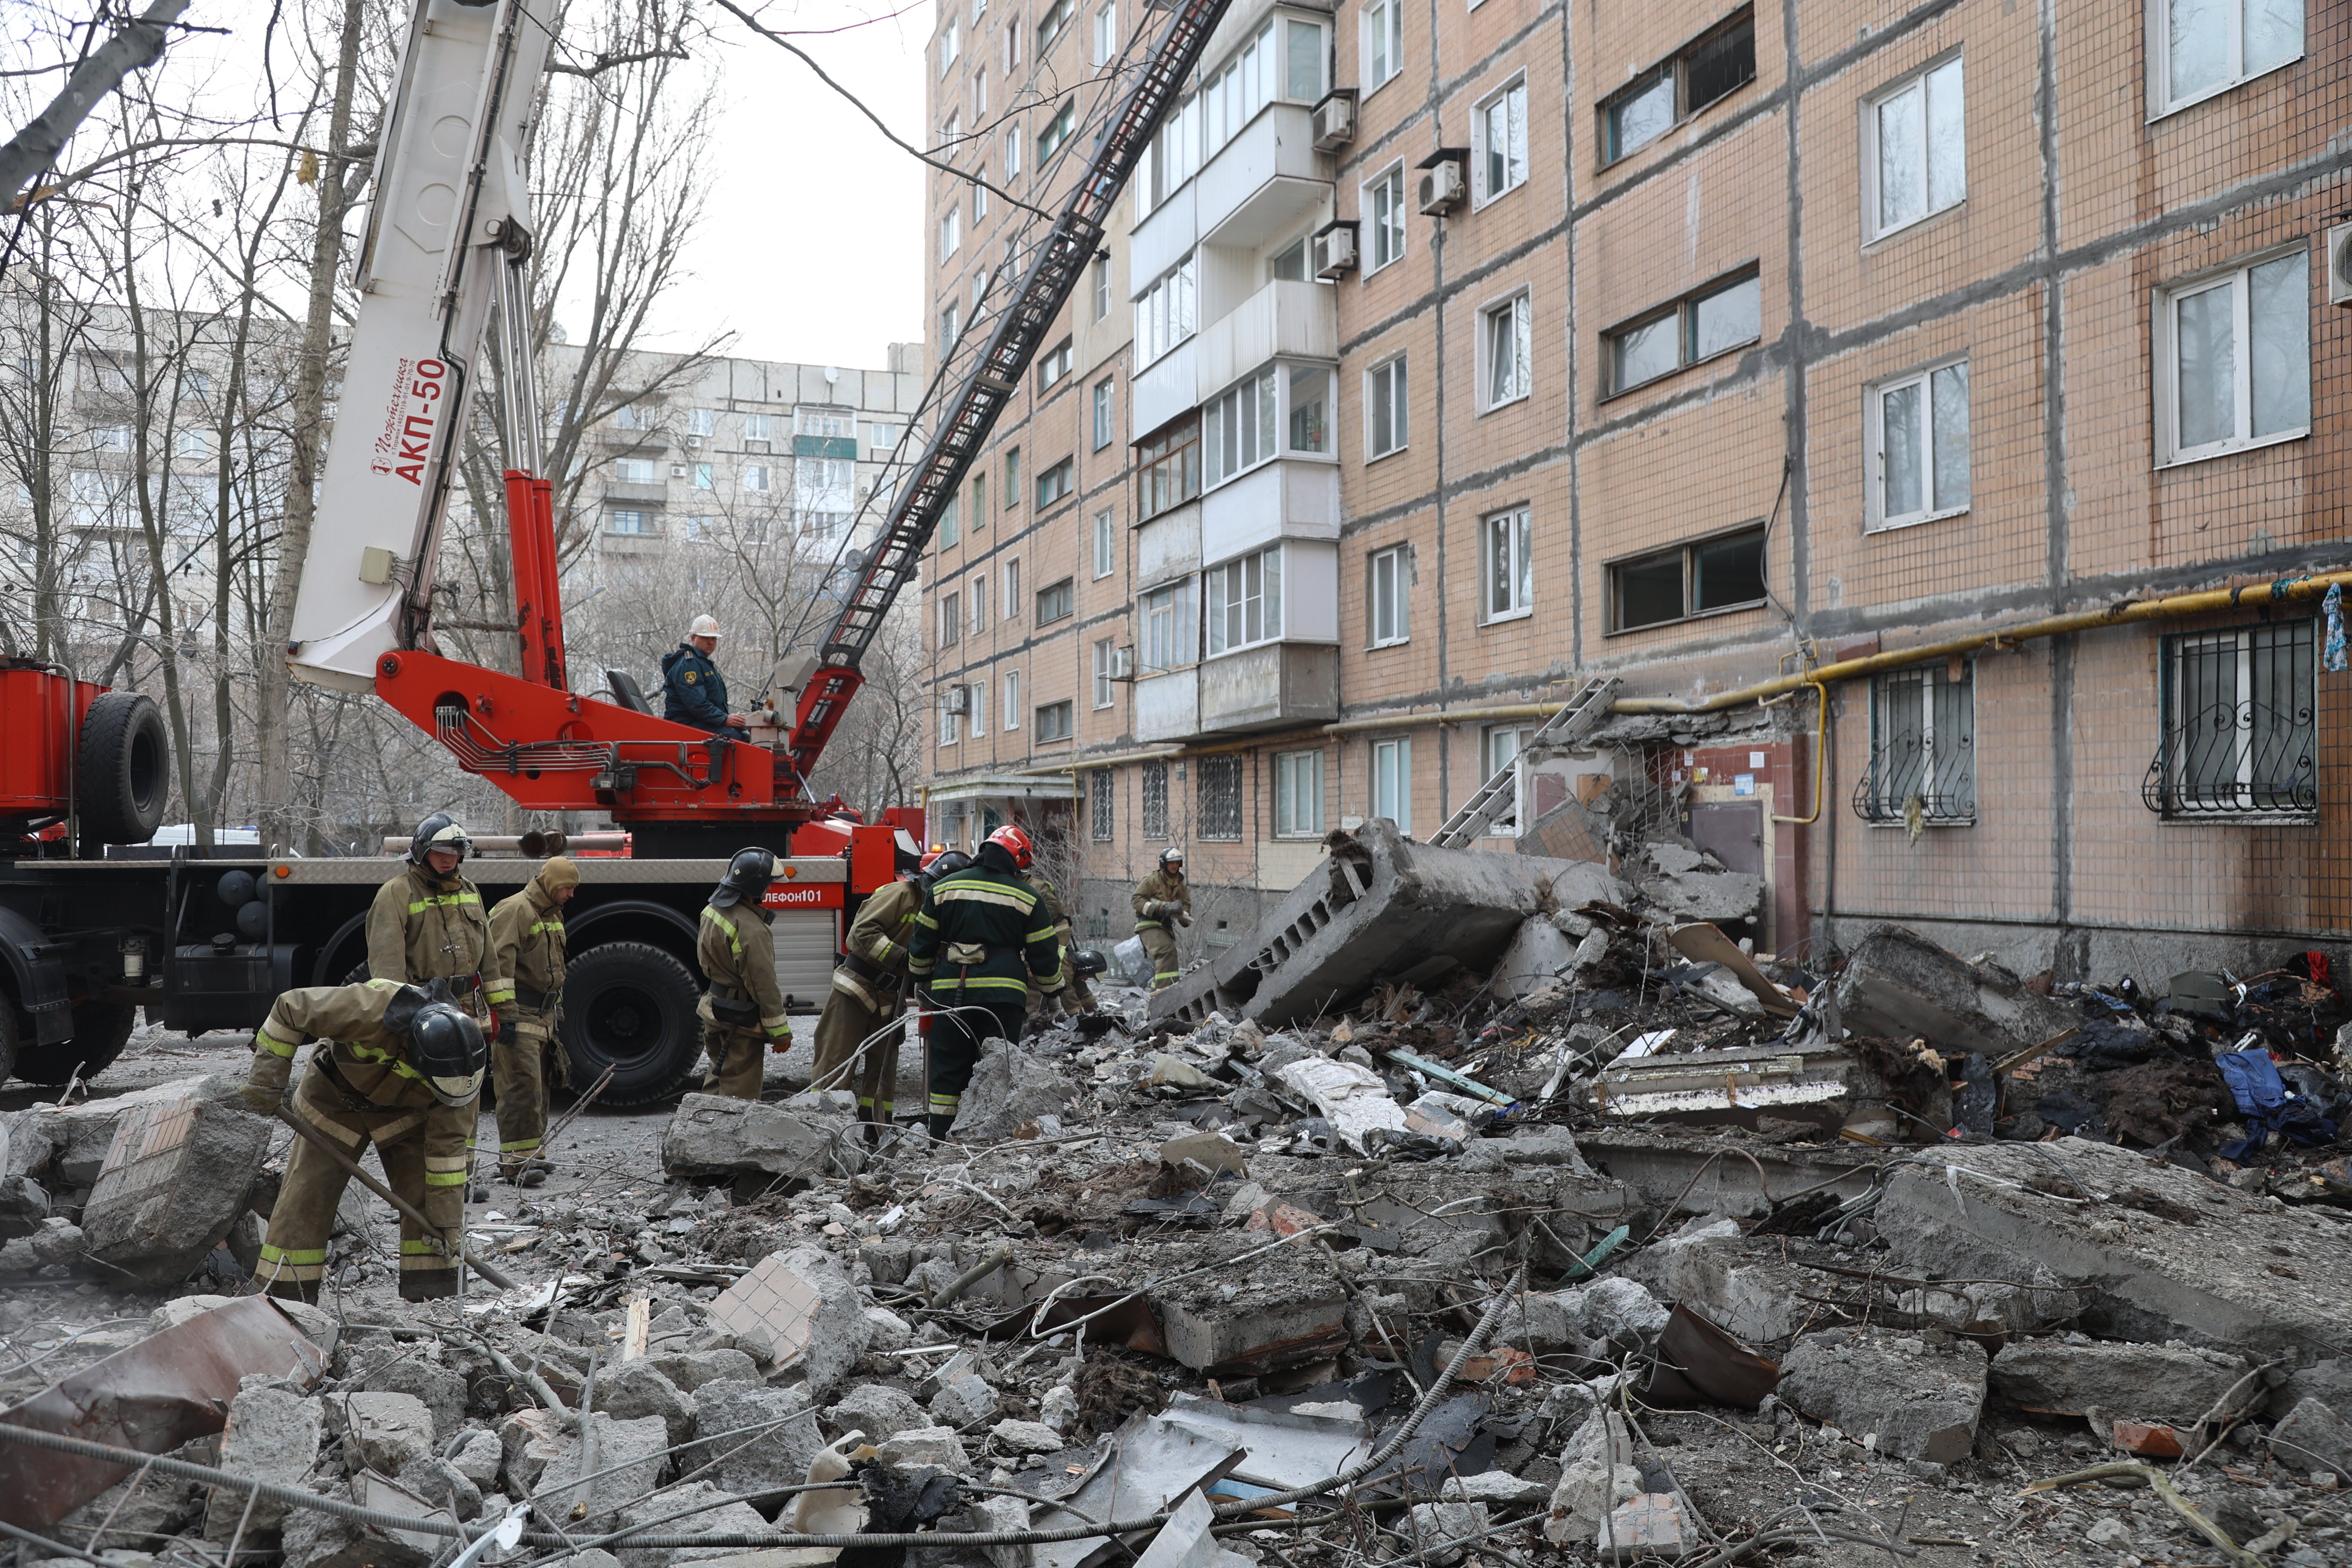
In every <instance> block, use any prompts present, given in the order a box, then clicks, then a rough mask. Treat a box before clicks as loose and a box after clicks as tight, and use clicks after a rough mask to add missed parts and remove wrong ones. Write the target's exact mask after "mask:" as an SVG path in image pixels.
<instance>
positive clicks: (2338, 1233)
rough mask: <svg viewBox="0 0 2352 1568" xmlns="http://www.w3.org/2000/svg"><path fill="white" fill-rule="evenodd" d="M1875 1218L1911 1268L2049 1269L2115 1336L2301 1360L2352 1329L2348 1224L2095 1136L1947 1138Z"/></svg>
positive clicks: (1937, 1272)
mask: <svg viewBox="0 0 2352 1568" xmlns="http://www.w3.org/2000/svg"><path fill="white" fill-rule="evenodd" d="M1727 1163H1728V1162H1727ZM1871 1217H1872V1219H1873V1221H1874V1224H1875V1225H1876V1226H1877V1229H1878V1234H1879V1235H1880V1236H1881V1237H1885V1239H1886V1241H1887V1243H1888V1246H1889V1247H1890V1249H1891V1258H1890V1261H1891V1262H1892V1264H1893V1265H1894V1267H1895V1268H1896V1269H1898V1270H1901V1271H1902V1272H1904V1273H1906V1274H1910V1275H1913V1276H1915V1277H1921V1278H1926V1277H1930V1276H1933V1277H1937V1278H1944V1279H2014V1280H2022V1281H2025V1282H2027V1283H2040V1282H2042V1281H2043V1280H2047V1281H2048V1282H2049V1283H2050V1284H2051V1285H2053V1286H2057V1287H2062V1288H2068V1289H2074V1290H2076V1291H2077V1292H2079V1293H2080V1300H2081V1304H2082V1319H2081V1321H2082V1326H2083V1328H2084V1330H2086V1331H2089V1332H2091V1333H2093V1334H2095V1335H2098V1336H2100V1337H2103V1338H2106V1339H2119V1340H2137V1341H2140V1342H2147V1343H2159V1344H2160V1343H2162V1342H2166V1341H2168V1340H2183V1341H2187V1342H2189V1343H2190V1344H2200V1345H2210V1346H2212V1347H2214V1348H2216V1349H2219V1350H2224V1351H2228V1352H2232V1353H2242V1352H2257V1353H2258V1354H2259V1355H2261V1356H2263V1357H2265V1358H2267V1357H2269V1356H2273V1355H2277V1354H2282V1353H2285V1354H2290V1355H2292V1356H2293V1357H2294V1359H2296V1360H2301V1359H2303V1358H2305V1356H2308V1355H2309V1354H2310V1353H2311V1352H2314V1351H2318V1350H2322V1349H2326V1348H2329V1347H2333V1346H2335V1345H2336V1344H2337V1343H2339V1342H2341V1339H2342V1335H2343V1323H2344V1310H2343V1304H2344V1302H2345V1301H2346V1300H2352V1249H2347V1248H2346V1247H2345V1246H2344V1244H2343V1240H2342V1236H2343V1232H2342V1229H2341V1227H2340V1226H2339V1225H2338V1224H2337V1222H2336V1221H2334V1220H2332V1219H2322V1218H2320V1217H2319V1216H2318V1215H2315V1214H2314V1213H2312V1212H2311V1211H2309V1210H2305V1209H2291V1208H2288V1207H2287V1206H2286V1205H2284V1204H2282V1203H2280V1202H2279V1201H2278V1200H2277V1199H2275V1198H2270V1197H2262V1198H2257V1197H2252V1196H2250V1195H2248V1194H2244V1193H2242V1192H2239V1191H2237V1190H2236V1189H2234V1188H2231V1187H2225V1186H2223V1185H2221V1184H2220V1183H2218V1182H2213V1181H2210V1180H2208V1179H2207V1178H2205V1177H2203V1176H2200V1175H2198V1174H2196V1173H2193V1172H2189V1171H2185V1170H2182V1169H2181V1168H2180V1167H2179V1166H2177V1165H2173V1164H2170V1163H2167V1162H2165V1161H2162V1160H2158V1159H2152V1158H2150V1157H2149V1156H2147V1155H2146V1154H2142V1153H2137V1152H2133V1151H2130V1150H2126V1149H2120V1148H2116V1147H2115V1146H2113V1145H2111V1144H2106V1143H2096V1142H2090V1141H2088V1140H2085V1139H2081V1138H2060V1139H2056V1140H2053V1141H2052V1142H2046V1143H1990V1144H1979V1145H1974V1146H1969V1147H1951V1148H1946V1149H1943V1150H1940V1151H1938V1152H1937V1154H1936V1155H1935V1156H1934V1158H1933V1161H1932V1162H1931V1163H1909V1164H1905V1165H1903V1166H1901V1167H1900V1168H1898V1169H1897V1170H1896V1171H1895V1173H1894V1174H1893V1175H1891V1176H1889V1177H1888V1178H1887V1182H1886V1195H1885V1198H1884V1199H1883V1200H1882V1201H1881V1203H1880V1204H1879V1205H1878V1209H1877V1212H1876V1213H1875V1214H1874V1215H1872V1216H1871Z"/></svg>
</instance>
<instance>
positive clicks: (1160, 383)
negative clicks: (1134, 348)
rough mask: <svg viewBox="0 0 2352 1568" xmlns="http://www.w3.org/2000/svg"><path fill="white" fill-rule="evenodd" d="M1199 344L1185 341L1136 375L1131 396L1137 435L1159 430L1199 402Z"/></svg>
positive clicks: (1194, 339) (1198, 339)
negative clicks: (1196, 371)
mask: <svg viewBox="0 0 2352 1568" xmlns="http://www.w3.org/2000/svg"><path fill="white" fill-rule="evenodd" d="M1200 350H1201V340H1200V338H1199V337H1197V336H1195V337H1191V338H1187V339H1186V340H1185V341H1184V342H1181V343H1178V344H1177V345H1176V346H1175V347H1174V348H1172V349H1170V350H1169V351H1168V352H1167V353H1164V354H1161V355H1160V357H1159V358H1158V359H1156V360H1154V361H1152V362H1151V363H1150V367H1149V368H1147V369H1145V370H1144V371H1142V372H1141V373H1139V374H1138V375H1137V376H1136V378H1135V383H1134V387H1133V390H1132V392H1131V393H1130V396H1131V397H1132V399H1133V407H1134V410H1135V428H1136V429H1138V430H1139V431H1145V432H1149V431H1153V430H1157V429H1159V428H1160V426H1162V425H1165V424H1167V423H1168V421H1170V420H1171V419H1173V418H1175V417H1176V416H1178V415H1179V414H1181V413H1183V412H1184V411H1185V410H1186V409H1188V408H1191V407H1193V406H1194V405H1197V404H1199V402H1200V401H1201V382H1200V377H1199V376H1198V375H1197V374H1194V370H1195V367H1196V366H1197V365H1198V364H1199V363H1200Z"/></svg>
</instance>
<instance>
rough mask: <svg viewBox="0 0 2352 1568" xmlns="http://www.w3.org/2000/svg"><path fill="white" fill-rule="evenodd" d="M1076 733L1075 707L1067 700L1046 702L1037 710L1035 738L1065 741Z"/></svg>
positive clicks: (1040, 740)
mask: <svg viewBox="0 0 2352 1568" xmlns="http://www.w3.org/2000/svg"><path fill="white" fill-rule="evenodd" d="M1076 733H1077V709H1076V704H1075V703H1072V702H1069V701H1067V700H1064V701H1060V702H1048V703H1045V705H1043V706H1042V707H1040V708H1039V709H1038V710H1037V740H1038V743H1039V744H1041V745H1042V744H1044V743H1045V742H1047V741H1066V740H1068V739H1069V738H1070V737H1071V736H1072V735H1074V734H1076Z"/></svg>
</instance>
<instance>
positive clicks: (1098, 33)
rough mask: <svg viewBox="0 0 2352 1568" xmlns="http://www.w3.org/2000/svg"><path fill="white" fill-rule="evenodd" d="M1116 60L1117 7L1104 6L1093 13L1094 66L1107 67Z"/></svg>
mask: <svg viewBox="0 0 2352 1568" xmlns="http://www.w3.org/2000/svg"><path fill="white" fill-rule="evenodd" d="M1117 58H1118V6H1117V5H1105V6H1103V7H1102V8H1101V9H1100V10H1098V11H1097V12H1096V13H1095V64H1097V65H1098V66H1107V65H1108V64H1110V62H1111V61H1113V60H1115V59H1117Z"/></svg>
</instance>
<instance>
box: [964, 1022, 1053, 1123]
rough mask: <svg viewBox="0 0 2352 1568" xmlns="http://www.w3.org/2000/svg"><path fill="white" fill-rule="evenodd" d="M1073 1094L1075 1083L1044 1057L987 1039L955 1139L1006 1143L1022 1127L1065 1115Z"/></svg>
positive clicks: (982, 1048) (969, 1085)
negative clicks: (1043, 1118) (1029, 1122)
mask: <svg viewBox="0 0 2352 1568" xmlns="http://www.w3.org/2000/svg"><path fill="white" fill-rule="evenodd" d="M1072 1091H1073V1086H1072V1085H1071V1083H1070V1082H1069V1081H1068V1080H1067V1079H1064V1078H1063V1077H1062V1075H1061V1073H1060V1071H1059V1070H1058V1069H1057V1068H1055V1067H1054V1065H1053V1064H1052V1063H1050V1062H1048V1061H1047V1060H1046V1059H1045V1058H1043V1057H1040V1056H1036V1055H1034V1054H1033V1053H1031V1052H1029V1051H1024V1050H1023V1049H1021V1048H1020V1047H1017V1046H1013V1045H1010V1044H1008V1043H1006V1042H1005V1041H1003V1040H996V1039H991V1040H983V1041H982V1042H981V1047H980V1060H979V1061H978V1062H976V1063H974V1064H973V1067H972V1071H971V1083H969V1084H967V1085H966V1086H965V1087H964V1091H963V1100H961V1103H960V1104H959V1105H958V1106H957V1107H956V1119H955V1125H954V1126H953V1127H952V1128H950V1130H949V1132H950V1136H951V1137H955V1138H961V1139H964V1140H966V1141H967V1142H977V1143H995V1142H1003V1140H1005V1139H1007V1138H1011V1137H1013V1135H1014V1133H1015V1131H1017V1130H1018V1129H1019V1127H1020V1126H1021V1124H1022V1123H1023V1122H1024V1121H1036V1120H1037V1118H1039V1117H1040V1116H1053V1115H1057V1114H1059V1113H1060V1112H1062V1111H1063V1110H1066V1108H1067V1107H1068V1105H1069V1103H1070V1095H1071V1093H1072Z"/></svg>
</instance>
